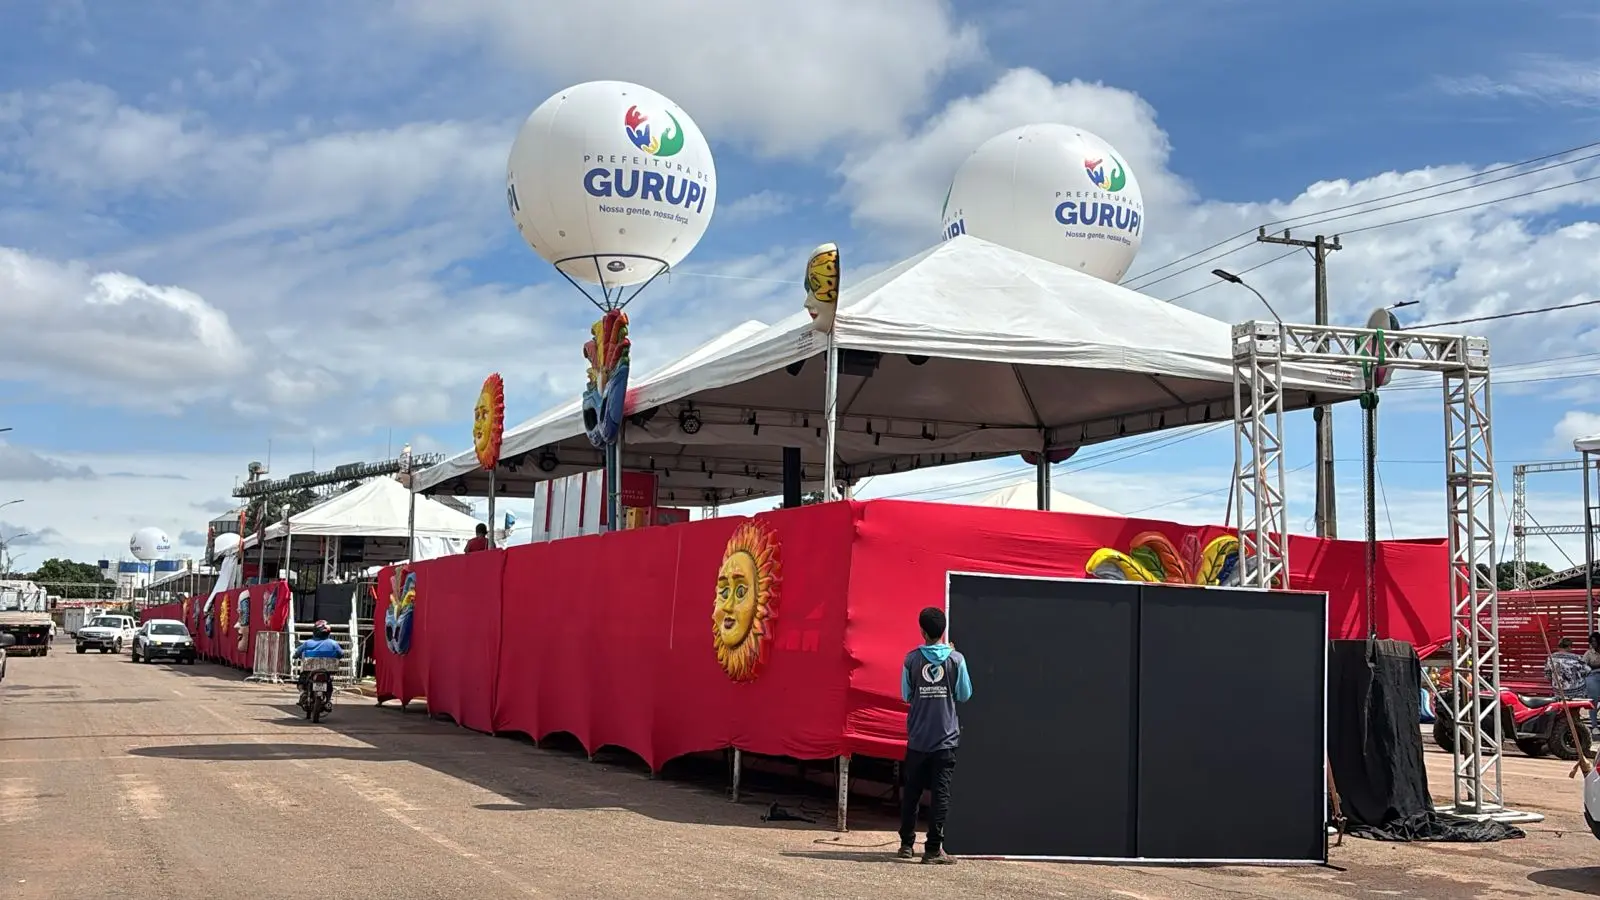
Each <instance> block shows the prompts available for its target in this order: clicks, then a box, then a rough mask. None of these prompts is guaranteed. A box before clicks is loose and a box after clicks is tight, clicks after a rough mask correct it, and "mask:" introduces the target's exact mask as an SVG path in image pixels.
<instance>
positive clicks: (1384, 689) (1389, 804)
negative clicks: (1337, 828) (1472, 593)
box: [1328, 641, 1523, 842]
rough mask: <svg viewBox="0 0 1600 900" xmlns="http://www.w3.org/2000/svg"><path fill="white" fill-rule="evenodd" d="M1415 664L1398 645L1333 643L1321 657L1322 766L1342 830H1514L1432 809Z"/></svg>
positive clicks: (1497, 835) (1486, 835) (1413, 834)
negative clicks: (1324, 697)
mask: <svg viewBox="0 0 1600 900" xmlns="http://www.w3.org/2000/svg"><path fill="white" fill-rule="evenodd" d="M1421 692H1422V666H1421V663H1420V662H1419V660H1418V659H1417V651H1416V648H1415V647H1413V646H1411V645H1410V644H1408V643H1406V642H1404V641H1333V642H1331V647H1330V649H1329V654H1328V762H1329V765H1330V767H1331V768H1332V770H1333V780H1334V786H1335V788H1336V789H1337V790H1338V792H1339V798H1340V800H1341V801H1342V806H1343V810H1342V811H1343V813H1344V816H1345V819H1346V822H1347V825H1346V831H1347V832H1348V833H1349V834H1353V835H1355V836H1357V837H1365V838H1371V839H1373V840H1380V841H1452V842H1482V841H1499V840H1505V839H1506V838H1517V837H1522V836H1523V832H1522V830H1521V829H1519V828H1515V827H1513V826H1510V825H1503V824H1500V823H1498V822H1483V823H1480V822H1473V821H1471V820H1467V819H1460V818H1456V817H1453V816H1444V815H1440V814H1439V813H1437V812H1435V811H1434V808H1433V799H1432V797H1430V796H1429V794H1428V774H1427V770H1426V769H1425V768H1424V766H1423V762H1422V730H1421V729H1420V728H1419V727H1418V725H1417V697H1418V696H1419V695H1420V694H1421Z"/></svg>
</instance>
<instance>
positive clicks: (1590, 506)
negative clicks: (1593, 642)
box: [1519, 450, 1595, 634]
mask: <svg viewBox="0 0 1600 900" xmlns="http://www.w3.org/2000/svg"><path fill="white" fill-rule="evenodd" d="M1579 459H1581V460H1583V609H1584V613H1585V619H1584V621H1585V622H1586V623H1587V627H1588V631H1589V633H1590V634H1594V501H1593V500H1592V499H1590V490H1591V488H1590V484H1589V481H1590V479H1591V478H1592V477H1593V472H1594V463H1595V458H1594V456H1593V454H1591V453H1589V451H1587V450H1584V451H1582V452H1581V453H1580V455H1579ZM1519 561H1520V560H1519Z"/></svg>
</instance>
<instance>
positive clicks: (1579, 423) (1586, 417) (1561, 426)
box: [1551, 409, 1600, 455]
mask: <svg viewBox="0 0 1600 900" xmlns="http://www.w3.org/2000/svg"><path fill="white" fill-rule="evenodd" d="M1596 434H1600V413H1592V412H1587V411H1585V410H1577V409H1575V410H1572V411H1571V412H1568V413H1567V414H1566V415H1564V416H1562V417H1561V421H1559V422H1557V423H1556V426H1555V428H1554V429H1552V433H1551V437H1552V438H1553V439H1554V440H1553V443H1554V444H1555V445H1556V452H1558V453H1561V454H1563V455H1565V454H1569V453H1571V452H1572V442H1573V441H1575V440H1578V439H1579V438H1586V437H1592V436H1593V435H1596Z"/></svg>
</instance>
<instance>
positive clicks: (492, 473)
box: [489, 461, 500, 549]
mask: <svg viewBox="0 0 1600 900" xmlns="http://www.w3.org/2000/svg"><path fill="white" fill-rule="evenodd" d="M498 468H500V463H499V462H498V461H497V462H496V463H495V468H494V469H490V470H489V547H490V549H493V548H495V547H498V546H500V542H499V541H497V540H495V535H494V495H495V487H496V485H495V477H494V476H495V470H496V469H498Z"/></svg>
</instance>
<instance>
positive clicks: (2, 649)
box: [0, 634, 17, 681]
mask: <svg viewBox="0 0 1600 900" xmlns="http://www.w3.org/2000/svg"><path fill="white" fill-rule="evenodd" d="M16 642H17V639H16V638H14V637H12V636H11V635H9V634H0V681H5V680H6V648H7V647H9V646H11V645H12V644H15V643H16Z"/></svg>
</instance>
